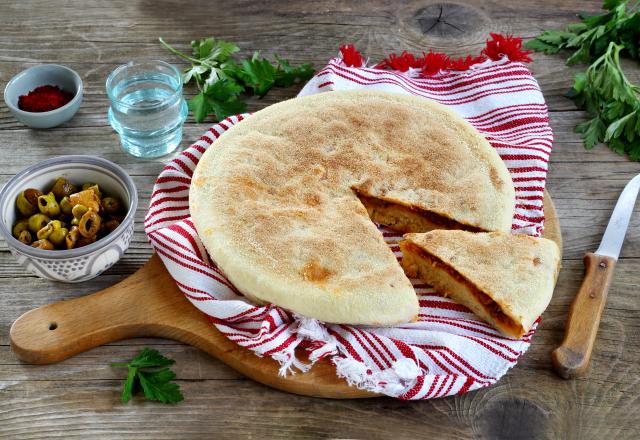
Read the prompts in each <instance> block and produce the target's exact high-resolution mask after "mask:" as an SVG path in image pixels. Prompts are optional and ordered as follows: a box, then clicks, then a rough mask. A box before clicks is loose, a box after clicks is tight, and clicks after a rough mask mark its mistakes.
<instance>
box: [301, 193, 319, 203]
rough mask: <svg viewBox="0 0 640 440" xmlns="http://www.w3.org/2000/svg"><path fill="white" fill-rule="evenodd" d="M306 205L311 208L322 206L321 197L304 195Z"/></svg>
mask: <svg viewBox="0 0 640 440" xmlns="http://www.w3.org/2000/svg"><path fill="white" fill-rule="evenodd" d="M304 203H306V204H307V205H309V206H318V205H319V204H320V196H319V195H318V194H312V193H307V194H305V195H304Z"/></svg>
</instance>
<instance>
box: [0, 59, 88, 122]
mask: <svg viewBox="0 0 640 440" xmlns="http://www.w3.org/2000/svg"><path fill="white" fill-rule="evenodd" d="M44 85H52V86H58V87H60V88H61V89H63V90H66V91H68V92H69V93H73V99H72V100H71V101H69V102H68V103H67V104H65V105H63V106H62V107H60V108H57V109H55V110H51V111H48V112H41V113H36V112H25V111H23V110H20V109H19V108H18V98H19V97H20V96H21V95H26V94H28V93H29V92H30V91H31V90H33V89H35V88H36V87H39V86H44ZM4 102H5V103H6V104H7V107H9V110H10V111H11V113H12V114H13V116H15V118H16V119H17V120H18V121H20V122H22V123H23V124H25V125H27V126H29V127H33V128H51V127H55V126H57V125H60V124H62V123H64V122H67V121H68V120H69V119H71V118H73V115H75V114H76V112H77V111H78V109H79V108H80V103H82V79H81V78H80V75H78V74H77V73H76V72H75V71H74V70H71V69H69V68H68V67H65V66H61V65H59V64H40V65H38V66H34V67H30V68H28V69H27V70H23V71H22V72H20V73H18V74H17V75H16V76H14V77H13V78H11V80H10V81H9V82H8V83H7V86H6V87H5V88H4Z"/></svg>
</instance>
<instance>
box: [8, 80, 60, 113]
mask: <svg viewBox="0 0 640 440" xmlns="http://www.w3.org/2000/svg"><path fill="white" fill-rule="evenodd" d="M72 98H73V94H71V93H69V92H65V91H64V90H62V89H60V87H58V86H49V85H47V86H40V87H36V88H35V89H33V90H32V91H30V92H29V93H28V94H27V95H21V96H20V97H19V98H18V108H19V109H20V110H24V111H25V112H35V113H40V112H49V111H51V110H55V109H57V108H60V107H62V106H63V105H65V104H67V103H68V102H69V101H71V99H72Z"/></svg>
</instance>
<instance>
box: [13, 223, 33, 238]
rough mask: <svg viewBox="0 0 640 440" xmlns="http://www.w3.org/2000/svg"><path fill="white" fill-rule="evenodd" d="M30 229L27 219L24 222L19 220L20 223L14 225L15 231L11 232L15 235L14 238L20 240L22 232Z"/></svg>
mask: <svg viewBox="0 0 640 440" xmlns="http://www.w3.org/2000/svg"><path fill="white" fill-rule="evenodd" d="M28 229H29V220H27V219H26V218H23V219H22V220H18V223H16V224H15V225H13V230H12V231H11V232H12V233H13V236H14V237H15V238H18V236H19V235H20V233H21V232H22V231H26V230H28Z"/></svg>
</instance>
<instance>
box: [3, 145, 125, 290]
mask: <svg viewBox="0 0 640 440" xmlns="http://www.w3.org/2000/svg"><path fill="white" fill-rule="evenodd" d="M60 176H63V177H65V178H67V179H69V180H70V181H71V182H72V183H76V184H80V183H85V182H95V183H97V184H98V185H99V186H100V189H101V190H103V192H104V193H106V194H109V195H112V196H115V197H118V198H119V199H120V200H122V202H123V203H124V204H125V205H126V206H127V208H128V209H127V214H126V216H125V218H124V220H123V221H122V223H120V226H118V227H117V228H116V229H115V230H114V231H113V232H111V233H110V234H109V235H107V236H106V237H103V238H101V239H100V240H97V241H96V242H95V243H91V244H89V245H87V246H83V247H80V248H77V249H69V250H51V251H48V250H44V249H37V248H33V247H31V246H27V245H25V244H24V243H22V242H20V241H18V240H17V239H16V238H15V237H13V235H12V234H11V230H12V229H13V225H14V223H15V221H16V217H17V208H16V203H15V201H16V198H17V197H18V194H20V192H22V191H24V190H25V189H27V188H36V189H40V190H44V189H46V188H47V187H50V186H51V185H52V184H53V182H54V180H55V179H56V177H60ZM137 207H138V193H137V191H136V187H135V184H134V183H133V180H132V179H131V177H130V176H129V175H128V174H127V173H126V172H125V171H124V170H123V169H122V168H120V167H119V166H118V165H116V164H114V163H113V162H110V161H108V160H106V159H102V158H100V157H95V156H59V157H54V158H52V159H47V160H45V161H42V162H40V163H37V164H35V165H32V166H30V167H29V168H27V169H25V170H23V171H21V172H20V173H18V174H16V175H15V176H14V177H13V178H11V180H9V182H7V184H6V185H5V186H4V187H3V188H2V190H1V191H0V235H3V236H4V238H5V240H6V241H7V245H8V247H9V250H10V251H11V253H12V254H13V255H14V256H15V257H16V259H17V260H18V262H19V263H20V264H22V265H23V266H24V267H26V268H27V269H28V270H30V271H31V272H33V273H34V274H36V275H37V276H39V277H41V278H46V279H49V280H54V281H63V282H67V283H78V282H81V281H86V280H90V279H92V278H95V277H96V276H98V275H100V274H101V273H102V272H104V271H105V270H107V269H108V268H110V267H111V266H113V265H114V264H115V263H116V262H117V261H118V260H119V259H120V257H121V256H122V255H123V254H124V253H125V251H126V250H127V248H128V247H129V244H130V243H131V237H133V226H134V222H133V219H134V216H135V213H136V208H137Z"/></svg>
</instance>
